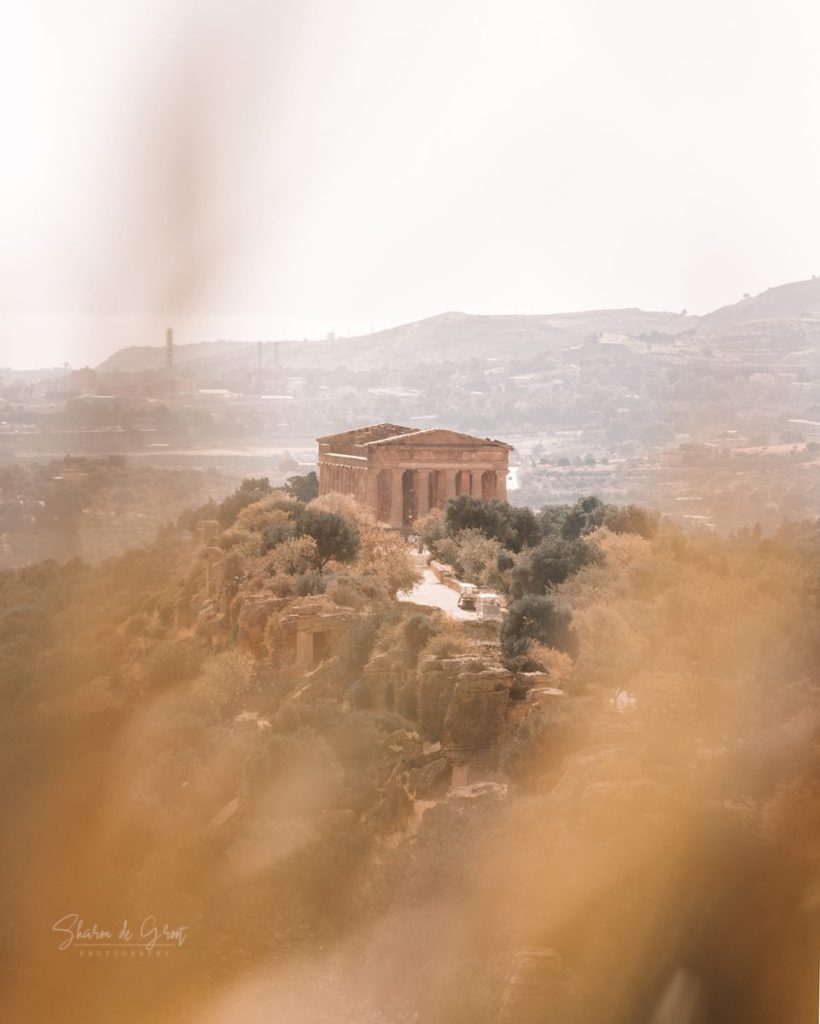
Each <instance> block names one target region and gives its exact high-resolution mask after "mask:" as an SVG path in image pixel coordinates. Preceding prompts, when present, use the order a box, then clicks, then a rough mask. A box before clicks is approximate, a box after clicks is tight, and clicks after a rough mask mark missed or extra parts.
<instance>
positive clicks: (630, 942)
mask: <svg viewBox="0 0 820 1024" xmlns="http://www.w3.org/2000/svg"><path fill="white" fill-rule="evenodd" d="M296 489H298V488H294V486H293V485H291V488H290V490H291V492H292V493H291V494H288V493H286V492H284V491H281V490H272V489H271V488H270V485H269V484H268V483H267V481H265V480H248V481H245V483H244V484H243V485H242V486H241V487H240V488H239V489H238V490H237V491H236V492H235V493H233V494H232V495H230V496H228V497H227V498H226V499H225V500H224V501H222V502H221V503H219V504H211V505H204V506H202V507H200V508H199V509H198V510H192V511H190V512H187V513H185V514H184V515H182V516H180V517H179V518H178V520H177V521H176V522H175V523H174V524H172V525H170V526H168V527H167V528H166V529H165V530H163V531H162V533H161V534H160V536H159V537H158V539H157V540H156V541H155V542H154V543H151V544H147V545H145V546H143V547H139V548H135V549H133V550H130V551H128V552H127V553H126V554H124V555H121V556H118V557H114V558H108V559H105V560H103V561H101V562H99V563H98V564H95V565H90V564H88V563H86V562H81V561H78V560H71V561H67V562H62V563H60V562H56V561H46V562H41V563H38V564H36V565H30V566H27V567H23V568H18V569H14V570H8V571H5V572H3V573H2V574H0V679H1V680H2V692H0V709H1V710H2V719H0V729H2V744H0V750H2V755H0V807H2V813H3V820H4V822H5V826H4V829H3V832H2V837H0V868H2V875H3V879H4V886H3V895H2V921H3V929H2V954H1V955H0V962H1V963H2V970H3V982H2V985H0V992H2V996H0V1011H2V1016H3V1018H4V1019H7V1020H10V1021H20V1022H25V1024H29V1022H32V1024H38V1022H40V1021H43V1022H45V1021H49V1022H51V1021H58V1020H60V1021H62V1020H66V1021H68V1020H83V1021H85V1022H89V1024H92V1022H93V1024H96V1022H103V1021H106V1022H110V1021H112V1020H116V1021H117V1022H118V1024H130V1022H134V1024H137V1022H139V1024H142V1022H148V1021H150V1022H152V1024H166V1022H167V1024H184V1022H193V1024H235V1022H238V1021H241V1022H243V1024H247V1022H255V1021H260V1022H261V1021H275V1022H282V1024H285V1022H287V1024H315V1022H328V1024H329V1022H333V1024H346V1022H350V1024H354V1022H355V1024H410V1022H414V1024H462V1022H463V1024H530V1022H532V1024H535V1022H539V1024H544V1022H553V1021H554V1022H556V1024H557V1022H560V1024H571V1022H573V1021H577V1022H579V1024H580V1022H589V1021H596V1022H613V1024H614V1022H619V1024H620V1022H623V1024H626V1022H635V1021H661V1020H663V1021H666V1020H676V1021H678V1020H680V1021H694V1020H698V1021H716V1022H717V1021H722V1022H723V1021H727V1020H737V1021H740V1020H742V1021H744V1022H751V1024H756V1022H761V1024H762V1022H764V1021H765V1022H770V1021H798V1020H802V1019H809V1016H808V1015H809V1014H810V1013H811V1012H813V1007H814V1005H815V1003H816V933H817V924H818V919H817V877H818V867H820V860H819V858H820V844H819V843H818V839H819V838H820V792H818V782H817V778H818V776H817V772H818V749H819V748H818V727H819V726H820V715H819V714H818V668H819V667H820V648H819V647H818V637H817V628H816V623H817V615H818V610H820V534H818V531H817V527H816V524H814V523H809V522H807V523H802V524H795V525H792V526H791V527H789V528H784V529H781V530H780V531H779V532H777V533H776V534H775V535H773V536H771V537H768V538H761V537H760V536H759V535H753V534H752V533H747V534H743V535H737V536H735V537H733V538H731V539H727V538H720V537H717V536H710V535H704V534H691V533H687V532H685V531H683V530H682V529H680V528H679V527H677V526H675V525H673V524H670V523H669V522H668V521H659V520H658V518H657V516H655V515H653V514H650V513H648V512H646V511H644V510H642V509H640V508H635V507H632V508H618V507H614V506H608V505H604V504H602V503H601V502H599V501H597V500H596V499H591V498H587V499H583V500H580V501H578V502H576V503H574V504H572V505H567V506H549V507H547V508H546V509H545V510H544V511H543V512H542V513H540V514H535V513H533V512H531V511H529V510H526V509H512V508H510V507H508V506H504V505H498V504H494V503H484V502H480V501H475V500H462V501H460V502H458V501H457V502H454V503H453V504H452V505H451V506H449V507H448V509H447V511H446V513H445V514H444V515H443V516H438V517H435V516H434V517H431V518H430V519H428V520H427V521H426V522H425V523H424V524H423V528H422V533H423V535H424V537H425V538H426V540H427V543H428V544H429V545H430V546H431V548H432V549H433V551H434V553H435V554H437V555H438V557H440V558H444V559H447V560H449V561H451V563H453V564H454V565H455V566H457V568H458V571H459V572H460V573H461V574H463V575H464V576H466V577H467V578H471V579H474V580H475V581H476V582H480V583H481V584H482V585H493V586H496V587H498V588H499V589H500V590H502V591H503V592H504V593H505V594H506V595H507V599H508V601H509V611H508V614H507V617H506V619H505V621H504V622H503V624H502V625H501V628H500V630H499V625H498V623H473V622H467V623H456V622H453V621H450V620H448V619H446V618H445V617H444V616H443V615H442V614H441V613H440V612H438V611H436V610H433V609H430V608H425V607H421V606H416V605H413V604H412V603H408V602H397V601H396V600H395V595H396V593H397V592H399V591H406V590H407V589H409V588H410V587H412V586H413V583H414V581H415V579H416V577H417V572H418V568H417V562H416V560H415V558H414V557H413V555H412V553H411V552H410V550H409V548H408V546H407V545H406V544H405V543H404V542H403V541H402V540H401V539H400V538H399V537H398V536H397V535H395V534H392V533H388V532H385V531H383V530H380V529H378V528H376V526H375V525H374V524H373V523H372V522H371V521H369V519H368V518H367V516H366V514H365V513H364V512H363V511H362V510H361V509H359V508H357V507H356V506H355V504H354V503H352V502H351V501H349V500H348V499H345V498H341V497H338V496H328V497H325V498H322V499H316V500H313V501H310V502H309V503H305V502H304V501H300V500H298V499H297V498H296V497H294V496H293V492H294V490H296ZM303 496H304V497H307V496H308V495H307V494H303ZM308 633H309V634H310V636H311V637H312V638H313V640H312V645H310V646H309V647H308V648H307V650H308V655H307V656H305V650H306V648H305V647H304V637H305V636H306V635H307V634H308ZM318 637H323V638H324V639H322V640H321V642H320V640H319V639H317V638H318ZM72 914H75V915H79V916H80V917H81V918H82V920H83V922H84V925H85V927H86V928H87V929H89V928H91V926H92V924H96V925H98V926H99V927H100V928H103V929H104V928H106V927H108V928H112V929H113V930H114V932H115V934H116V933H117V932H118V931H119V929H120V927H121V925H122V921H123V920H124V919H127V920H128V922H129V927H131V928H132V929H133V930H134V931H137V929H139V928H140V927H141V924H140V923H141V922H144V920H145V919H147V918H149V917H150V918H153V919H155V921H156V923H157V925H158V927H159V928H162V927H163V925H167V926H168V928H169V930H170V933H171V934H172V935H176V936H178V934H179V929H184V930H185V931H184V935H185V938H184V941H183V942H182V943H181V944H180V943H179V941H178V938H174V939H172V941H170V942H169V943H168V947H169V948H167V949H165V950H163V952H165V953H166V954H167V955H164V956H156V955H155V956H153V957H148V956H145V955H144V956H143V957H141V958H138V959H136V960H135V959H134V958H131V957H125V956H124V955H123V956H117V957H115V956H113V955H111V956H99V957H93V958H92V957H91V956H90V955H81V949H80V948H79V947H78V946H77V944H76V943H75V944H73V945H71V946H70V947H69V948H66V949H62V950H60V949H58V943H59V941H60V934H56V933H55V932H54V930H53V926H54V923H55V922H57V921H58V920H60V919H61V918H64V917H65V916H66V915H72ZM92 945H93V943H92ZM89 961H90V962H89Z"/></svg>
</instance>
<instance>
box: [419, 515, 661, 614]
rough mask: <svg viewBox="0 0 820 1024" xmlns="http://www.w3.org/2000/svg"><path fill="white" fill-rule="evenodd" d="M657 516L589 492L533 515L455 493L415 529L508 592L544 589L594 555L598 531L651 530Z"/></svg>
mask: <svg viewBox="0 0 820 1024" xmlns="http://www.w3.org/2000/svg"><path fill="white" fill-rule="evenodd" d="M657 525H658V522H657V516H655V515H654V514H653V513H651V512H648V511H647V510H646V509H642V508H637V507H636V506H634V505H630V506H627V507H625V508H619V507H616V506H613V505H605V504H604V503H603V502H602V501H601V500H600V499H599V498H596V497H595V496H592V495H591V496H587V497H583V498H579V499H578V501H577V502H576V503H575V504H574V505H552V506H548V507H546V508H544V509H543V510H542V511H541V513H540V514H539V515H538V516H535V515H534V513H533V512H532V511H531V510H530V509H527V508H515V507H513V506H512V505H508V504H506V503H505V502H501V501H483V500H482V499H479V498H473V497H470V496H469V495H461V496H459V497H457V498H454V499H452V500H451V501H449V502H448V503H447V506H446V508H445V510H444V513H443V514H442V513H441V512H436V511H434V512H432V513H430V514H429V515H427V516H425V517H424V518H423V519H422V520H421V521H420V522H419V534H420V536H421V538H422V540H423V541H424V543H425V544H426V545H427V547H428V548H429V549H430V551H431V552H432V553H433V555H434V557H436V558H438V559H439V560H440V561H443V562H445V563H447V564H448V565H452V566H453V568H454V569H455V570H456V572H457V574H458V575H459V577H460V578H461V579H464V580H468V581H469V582H471V583H476V584H478V585H480V586H488V587H493V588H497V589H499V590H501V591H502V592H504V593H507V594H509V595H510V596H512V597H522V596H523V595H524V594H545V593H547V592H548V591H550V590H552V589H554V588H555V587H557V586H559V585H560V584H561V583H563V582H564V581H565V580H567V579H568V578H569V577H570V576H572V575H574V574H575V573H576V572H578V571H579V570H580V569H582V568H584V567H585V566H588V565H593V564H595V563H596V562H598V561H600V559H601V554H600V551H599V550H598V549H597V547H596V545H595V544H594V543H591V542H590V541H591V540H592V539H594V536H593V535H594V534H595V532H596V531H599V530H601V529H605V530H608V531H609V532H611V533H617V534H635V535H638V536H641V537H644V538H649V537H652V536H654V534H655V532H656V530H657Z"/></svg>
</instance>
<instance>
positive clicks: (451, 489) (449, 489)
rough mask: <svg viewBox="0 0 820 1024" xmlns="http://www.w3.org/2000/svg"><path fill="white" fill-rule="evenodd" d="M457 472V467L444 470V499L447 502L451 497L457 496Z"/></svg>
mask: <svg viewBox="0 0 820 1024" xmlns="http://www.w3.org/2000/svg"><path fill="white" fill-rule="evenodd" d="M457 472H458V471H457V470H455V469H445V471H444V483H445V486H444V500H445V503H446V502H448V501H449V500H450V498H455V496H456V473H457Z"/></svg>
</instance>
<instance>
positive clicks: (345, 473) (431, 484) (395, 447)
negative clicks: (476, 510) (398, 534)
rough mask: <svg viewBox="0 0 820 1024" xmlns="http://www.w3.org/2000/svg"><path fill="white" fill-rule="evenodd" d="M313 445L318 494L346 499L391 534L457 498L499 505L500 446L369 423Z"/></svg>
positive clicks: (503, 494) (504, 454)
mask: <svg viewBox="0 0 820 1024" xmlns="http://www.w3.org/2000/svg"><path fill="white" fill-rule="evenodd" d="M318 443H319V459H318V462H319V493H320V494H328V493H330V492H338V493H341V494H350V495H352V496H353V497H354V498H356V499H357V500H358V501H360V502H361V503H362V504H363V505H364V506H365V507H366V508H368V509H369V510H370V511H371V512H372V513H373V515H374V516H375V517H376V519H377V520H378V521H379V522H380V523H384V524H385V525H387V526H392V527H394V528H395V529H404V530H409V529H412V526H413V523H415V522H416V520H417V519H419V518H420V517H421V516H423V515H426V513H427V512H428V511H429V510H430V509H431V508H443V507H444V505H445V503H446V502H447V500H448V499H449V498H454V497H456V496H457V495H459V494H471V495H473V496H475V497H477V498H487V499H490V498H497V499H499V500H500V501H506V498H507V467H508V462H509V453H510V450H511V446H510V445H508V444H505V443H504V442H503V441H493V440H491V439H490V438H486V437H472V436H471V435H469V434H461V433H458V432H457V431H454V430H444V429H442V428H440V427H434V428H431V429H427V430H418V429H415V428H413V427H401V426H397V425H396V424H394V423H377V424H375V425H373V426H369V427H360V428H358V429H357V430H348V431H345V432H344V433H342V434H329V435H328V436H327V437H320V438H319V439H318Z"/></svg>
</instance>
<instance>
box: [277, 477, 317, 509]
mask: <svg viewBox="0 0 820 1024" xmlns="http://www.w3.org/2000/svg"><path fill="white" fill-rule="evenodd" d="M285 493H286V494H289V495H290V496H291V497H292V498H296V499H297V500H298V501H304V502H308V501H313V499H314V498H318V497H319V478H318V476H316V473H315V472H314V471H313V470H311V471H310V472H309V473H305V475H304V476H289V477H288V479H287V480H286V481H285Z"/></svg>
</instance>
